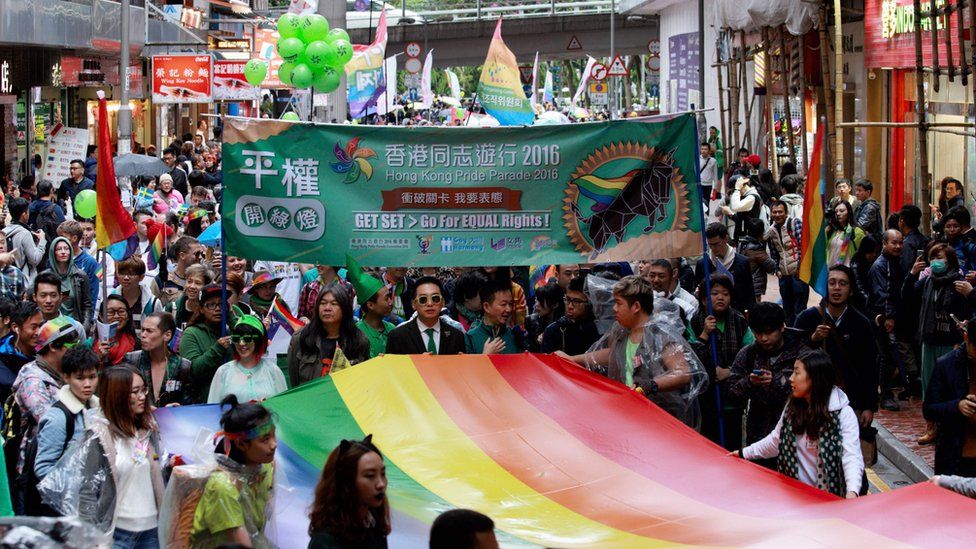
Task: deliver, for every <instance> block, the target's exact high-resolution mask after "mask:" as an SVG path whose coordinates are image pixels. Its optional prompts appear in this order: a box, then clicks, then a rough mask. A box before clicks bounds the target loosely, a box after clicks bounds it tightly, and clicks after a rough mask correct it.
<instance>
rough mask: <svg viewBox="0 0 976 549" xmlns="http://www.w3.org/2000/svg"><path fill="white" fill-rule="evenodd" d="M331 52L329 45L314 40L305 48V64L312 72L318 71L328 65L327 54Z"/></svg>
mask: <svg viewBox="0 0 976 549" xmlns="http://www.w3.org/2000/svg"><path fill="white" fill-rule="evenodd" d="M331 50H332V48H331V47H329V44H327V43H325V42H323V41H322V40H316V41H315V42H312V43H311V44H309V45H307V46H305V64H306V65H308V66H309V67H310V68H311V69H312V70H314V71H318V70H321V69H322V67H324V66H326V65H328V60H329V52H330V51H331Z"/></svg>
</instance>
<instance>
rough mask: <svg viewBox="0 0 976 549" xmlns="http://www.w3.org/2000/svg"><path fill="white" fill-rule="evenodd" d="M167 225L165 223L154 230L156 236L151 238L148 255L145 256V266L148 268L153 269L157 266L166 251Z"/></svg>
mask: <svg viewBox="0 0 976 549" xmlns="http://www.w3.org/2000/svg"><path fill="white" fill-rule="evenodd" d="M168 228H169V227H166V226H165V225H164V226H163V227H161V228H160V229H159V231H157V232H156V238H154V239H153V241H152V244H151V245H150V246H149V257H148V258H147V261H146V263H147V265H146V267H147V268H148V269H149V270H152V269H155V268H156V267H158V266H159V262H160V261H161V260H162V258H163V257H164V255H165V253H166V230H167V229H168Z"/></svg>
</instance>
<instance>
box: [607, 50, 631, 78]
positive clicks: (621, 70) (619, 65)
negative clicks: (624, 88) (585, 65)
mask: <svg viewBox="0 0 976 549" xmlns="http://www.w3.org/2000/svg"><path fill="white" fill-rule="evenodd" d="M629 74H630V71H628V70H627V65H624V60H623V59H621V58H620V56H619V55H618V56H616V57H614V58H613V61H611V62H610V69H609V70H608V71H607V76H628V75H629Z"/></svg>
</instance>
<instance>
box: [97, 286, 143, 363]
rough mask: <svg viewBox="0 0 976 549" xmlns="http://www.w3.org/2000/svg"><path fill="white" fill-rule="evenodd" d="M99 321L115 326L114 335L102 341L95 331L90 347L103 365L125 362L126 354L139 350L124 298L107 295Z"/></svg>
mask: <svg viewBox="0 0 976 549" xmlns="http://www.w3.org/2000/svg"><path fill="white" fill-rule="evenodd" d="M101 321H102V322H103V323H105V324H113V323H114V324H117V326H116V328H115V335H113V336H112V337H111V338H109V339H107V340H102V339H101V338H99V336H98V333H97V331H96V334H95V342H94V343H93V345H92V347H93V349H94V351H95V353H96V354H97V355H98V359H99V361H101V363H102V364H103V365H105V366H115V365H118V364H121V363H122V361H124V360H125V355H126V353H131V352H132V351H135V350H136V349H138V348H139V341H138V340H137V339H136V332H135V329H133V327H132V318H131V317H130V316H129V304H128V303H127V302H126V301H125V298H124V297H122V296H121V295H118V294H109V295H108V296H107V297H106V298H105V301H102V310H101Z"/></svg>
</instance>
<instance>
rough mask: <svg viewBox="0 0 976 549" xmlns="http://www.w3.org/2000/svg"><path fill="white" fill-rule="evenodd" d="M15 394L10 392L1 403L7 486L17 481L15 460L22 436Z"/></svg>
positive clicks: (18, 455)
mask: <svg viewBox="0 0 976 549" xmlns="http://www.w3.org/2000/svg"><path fill="white" fill-rule="evenodd" d="M16 397H17V394H16V393H11V394H10V396H8V397H7V400H6V401H4V403H3V424H2V431H0V434H2V436H3V458H4V461H5V462H6V464H7V486H15V485H16V484H15V483H16V481H17V460H18V459H19V457H20V441H21V440H23V438H24V436H23V433H21V429H20V415H21V414H20V405H18V404H17V400H16Z"/></svg>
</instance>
